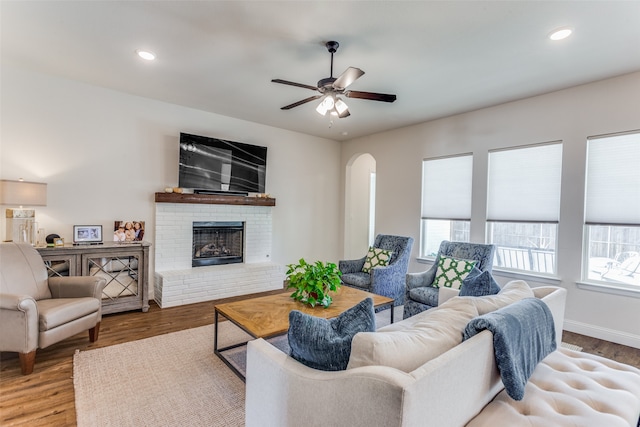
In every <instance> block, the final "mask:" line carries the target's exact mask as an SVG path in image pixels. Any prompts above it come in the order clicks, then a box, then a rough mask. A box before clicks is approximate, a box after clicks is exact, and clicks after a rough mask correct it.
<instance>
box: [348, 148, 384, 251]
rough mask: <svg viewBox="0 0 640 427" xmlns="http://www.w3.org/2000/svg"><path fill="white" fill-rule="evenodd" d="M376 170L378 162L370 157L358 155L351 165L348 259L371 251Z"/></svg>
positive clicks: (349, 170)
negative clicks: (370, 232)
mask: <svg viewBox="0 0 640 427" xmlns="http://www.w3.org/2000/svg"><path fill="white" fill-rule="evenodd" d="M375 171H376V162H375V160H374V159H373V157H372V156H371V155H370V154H361V155H357V156H355V158H354V159H352V161H351V162H350V163H349V164H348V165H347V176H346V181H347V182H346V184H345V203H346V209H345V213H344V216H345V232H346V234H347V236H348V237H347V238H346V239H345V249H344V258H345V259H358V258H362V257H363V256H365V254H366V253H367V249H368V248H369V223H370V215H371V212H370V210H371V209H370V206H369V205H370V204H371V200H370V197H371V173H373V172H375Z"/></svg>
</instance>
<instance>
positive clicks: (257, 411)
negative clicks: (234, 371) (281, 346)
mask: <svg viewBox="0 0 640 427" xmlns="http://www.w3.org/2000/svg"><path fill="white" fill-rule="evenodd" d="M413 382H414V379H413V378H412V377H411V375H409V374H406V373H404V372H401V371H398V370H396V369H392V368H383V367H381V366H368V367H362V368H357V369H349V370H346V371H335V372H328V371H319V370H316V369H311V368H309V367H307V366H305V365H303V364H301V363H299V362H298V361H296V360H294V359H293V358H291V357H290V356H287V355H286V354H284V353H283V352H281V351H280V350H278V349H277V348H275V347H274V346H272V345H271V344H269V343H268V342H266V341H265V340H263V339H257V340H254V341H250V342H249V343H248V345H247V378H246V402H245V414H246V415H245V423H246V426H247V427H256V426H260V427H268V426H273V427H281V426H294V425H299V426H303V425H304V426H318V427H326V426H332V425H333V426H337V425H345V426H347V425H349V426H353V425H362V426H364V425H386V426H390V425H395V426H398V425H401V417H402V414H403V406H404V405H405V403H404V401H403V394H404V391H403V390H404V389H405V388H406V387H408V386H409V385H410V384H412V383H413ZM310 402H312V403H310ZM320 408H321V409H320ZM318 410H319V411H320V412H318Z"/></svg>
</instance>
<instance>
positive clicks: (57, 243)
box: [53, 237, 64, 246]
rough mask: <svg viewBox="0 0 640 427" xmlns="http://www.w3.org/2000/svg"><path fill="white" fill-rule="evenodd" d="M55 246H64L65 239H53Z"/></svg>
mask: <svg viewBox="0 0 640 427" xmlns="http://www.w3.org/2000/svg"><path fill="white" fill-rule="evenodd" d="M53 246H64V239H63V238H62V237H56V238H55V239H53Z"/></svg>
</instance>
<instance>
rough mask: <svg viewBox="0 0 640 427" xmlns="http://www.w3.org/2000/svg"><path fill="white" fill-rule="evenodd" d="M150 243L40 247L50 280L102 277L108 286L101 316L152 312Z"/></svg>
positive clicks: (105, 290)
mask: <svg viewBox="0 0 640 427" xmlns="http://www.w3.org/2000/svg"><path fill="white" fill-rule="evenodd" d="M150 246H151V244H149V243H148V242H136V243H131V244H121V243H114V242H105V243H104V244H100V245H65V246H64V247H54V248H49V247H47V248H37V249H38V252H40V255H41V256H42V259H43V260H44V263H45V266H46V267H47V272H48V274H49V277H54V276H99V277H104V278H105V280H106V281H107V286H106V287H105V289H104V292H103V294H102V313H103V314H109V313H118V312H121V311H129V310H138V309H142V311H144V312H146V311H148V310H149V290H148V281H149V278H148V268H149V267H148V266H149V247H150Z"/></svg>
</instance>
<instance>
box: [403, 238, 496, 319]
mask: <svg viewBox="0 0 640 427" xmlns="http://www.w3.org/2000/svg"><path fill="white" fill-rule="evenodd" d="M495 251H496V247H495V245H486V244H479V243H467V242H450V241H448V240H443V241H442V243H440V248H439V249H438V254H437V255H436V261H435V263H434V264H433V266H431V268H430V269H429V270H427V271H423V272H420V273H408V274H407V275H406V288H405V297H404V300H405V302H404V315H403V318H405V319H406V318H408V317H411V316H414V315H416V314H418V313H420V312H422V311H425V310H428V309H430V308H434V307H437V306H438V301H439V300H440V299H444V298H443V297H441V296H440V294H441V293H442V294H446V295H447V296H448V297H451V296H454V295H457V294H458V292H460V294H461V295H473V296H481V295H489V294H492V293H497V292H498V291H499V290H500V288H499V286H498V284H497V283H496V282H495V280H494V279H493V277H492V276H491V270H492V268H493V257H494V254H495ZM465 285H466V286H465ZM461 288H462V289H461Z"/></svg>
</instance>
